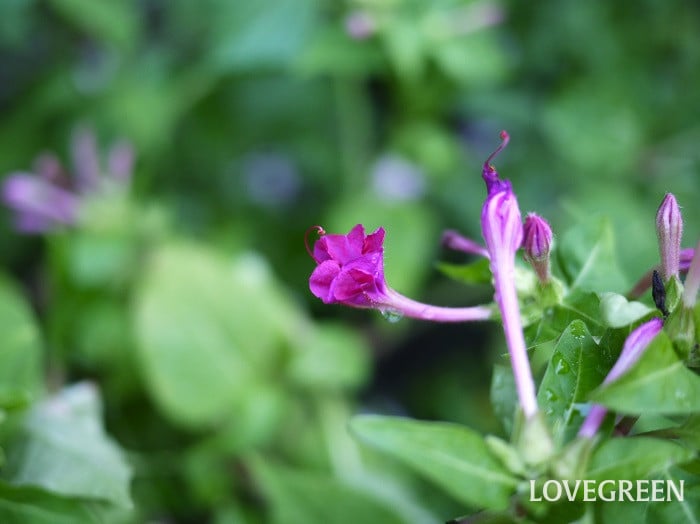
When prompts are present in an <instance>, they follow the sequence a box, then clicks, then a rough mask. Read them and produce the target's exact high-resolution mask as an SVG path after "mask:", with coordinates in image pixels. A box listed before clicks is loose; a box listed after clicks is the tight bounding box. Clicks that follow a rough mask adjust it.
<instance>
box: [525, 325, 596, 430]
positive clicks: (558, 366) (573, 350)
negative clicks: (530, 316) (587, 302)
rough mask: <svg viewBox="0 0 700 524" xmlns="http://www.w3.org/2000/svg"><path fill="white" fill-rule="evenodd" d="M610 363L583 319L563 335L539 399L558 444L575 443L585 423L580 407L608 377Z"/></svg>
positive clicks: (540, 389)
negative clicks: (605, 360) (580, 428)
mask: <svg viewBox="0 0 700 524" xmlns="http://www.w3.org/2000/svg"><path fill="white" fill-rule="evenodd" d="M607 364H608V363H606V362H604V361H603V354H602V352H601V351H600V350H599V348H598V345H597V344H596V343H595V341H594V340H593V337H591V334H590V333H589V332H588V329H587V328H586V324H584V323H583V322H582V321H581V320H574V321H573V322H572V323H571V324H569V326H568V327H567V328H566V330H565V331H564V333H562V335H561V338H560V339H559V342H557V345H556V346H555V348H554V353H553V354H552V357H551V359H550V361H549V365H548V366H547V371H546V372H545V374H544V378H543V379H542V382H541V384H540V388H539V391H538V394H537V400H538V403H539V405H540V406H542V409H543V410H544V413H545V416H546V417H547V421H548V422H549V426H550V427H551V428H552V431H553V436H554V441H555V443H557V444H562V443H566V442H568V441H569V440H571V439H572V438H573V437H574V435H575V433H576V431H577V430H578V427H579V426H580V425H581V422H583V413H582V412H581V410H580V405H581V404H583V403H585V402H586V398H587V396H588V394H589V393H590V392H591V391H592V390H593V389H594V388H595V387H596V386H598V385H599V384H600V383H601V382H602V381H603V379H604V378H605V370H606V369H608V367H609V366H608V365H607Z"/></svg>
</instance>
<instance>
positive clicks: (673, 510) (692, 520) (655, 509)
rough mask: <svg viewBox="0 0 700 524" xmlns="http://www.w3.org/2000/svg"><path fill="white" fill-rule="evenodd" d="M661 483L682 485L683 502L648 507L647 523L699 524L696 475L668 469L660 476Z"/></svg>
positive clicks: (699, 513) (699, 496)
mask: <svg viewBox="0 0 700 524" xmlns="http://www.w3.org/2000/svg"><path fill="white" fill-rule="evenodd" d="M659 477H660V479H661V480H663V481H669V482H673V484H674V485H676V486H679V485H680V484H681V482H682V483H683V500H676V498H675V497H673V500H670V501H668V502H664V503H663V504H659V503H655V504H654V503H652V504H649V505H648V512H647V522H649V523H650V524H652V523H653V524H698V523H700V483H699V482H698V476H697V475H691V474H689V473H687V472H685V471H683V470H682V469H680V468H677V467H674V468H668V469H666V470H665V471H664V472H663V473H661V475H659Z"/></svg>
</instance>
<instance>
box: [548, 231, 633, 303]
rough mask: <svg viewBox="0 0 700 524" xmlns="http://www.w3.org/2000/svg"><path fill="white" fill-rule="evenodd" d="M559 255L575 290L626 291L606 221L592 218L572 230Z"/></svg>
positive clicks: (558, 250)
mask: <svg viewBox="0 0 700 524" xmlns="http://www.w3.org/2000/svg"><path fill="white" fill-rule="evenodd" d="M556 253H557V258H558V260H559V264H560V265H561V268H562V270H563V272H564V274H565V276H566V278H567V281H568V283H569V286H570V287H571V288H572V289H580V290H584V291H601V292H602V291H615V292H624V291H625V289H626V288H627V282H626V279H625V276H624V274H623V273H622V272H621V271H620V268H619V266H618V263H617V258H616V256H615V241H614V238H613V230H612V226H611V224H610V222H609V221H608V220H607V219H597V220H596V219H591V220H588V221H586V222H584V223H583V224H581V225H580V226H577V227H575V228H573V229H571V230H570V231H568V232H567V233H566V234H565V235H564V237H563V238H562V240H561V242H560V243H559V244H558V248H557V250H556Z"/></svg>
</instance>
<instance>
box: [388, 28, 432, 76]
mask: <svg viewBox="0 0 700 524" xmlns="http://www.w3.org/2000/svg"><path fill="white" fill-rule="evenodd" d="M381 37H382V40H383V41H384V45H385V46H386V52H387V54H388V55H389V59H390V60H391V62H392V63H393V66H394V69H395V70H396V72H397V73H398V75H399V76H400V77H403V80H404V81H406V82H408V83H410V82H412V81H415V80H417V79H418V78H419V77H420V76H421V75H422V74H423V71H424V70H425V65H426V64H425V58H426V57H425V55H424V53H425V50H424V48H423V41H422V40H423V35H422V34H421V33H420V31H416V21H415V20H413V19H409V18H404V17H400V16H396V17H392V18H391V19H389V20H388V21H387V23H386V25H385V27H383V28H382V32H381Z"/></svg>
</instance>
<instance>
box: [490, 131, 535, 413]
mask: <svg viewBox="0 0 700 524" xmlns="http://www.w3.org/2000/svg"><path fill="white" fill-rule="evenodd" d="M501 139H502V143H501V145H500V146H499V147H498V148H497V149H496V151H494V152H493V153H492V154H491V155H490V156H489V157H488V159H487V160H486V162H485V163H484V168H483V171H482V176H483V179H484V182H485V183H486V189H487V191H488V196H487V197H486V201H485V202H484V205H483V207H482V210H481V231H482V234H483V237H484V241H485V242H486V248H487V249H488V252H489V259H490V262H491V264H490V266H491V273H492V274H493V283H494V288H495V291H496V293H495V299H496V303H497V304H498V307H499V309H500V310H501V318H502V321H503V331H504V333H505V338H506V344H507V345H508V353H509V355H510V360H511V366H512V368H513V375H514V377H515V386H516V390H517V392H518V399H519V402H520V407H521V408H522V410H523V413H524V415H525V417H527V418H530V417H531V416H533V415H534V414H535V413H536V412H537V398H536V396H535V382H534V380H533V378H532V371H531V369H530V361H529V360H528V356H527V349H526V347H525V337H524V335H523V327H522V319H521V317H520V308H519V305H518V295H517V292H516V287H515V254H516V252H517V251H518V249H519V248H520V245H521V244H522V240H523V225H522V220H521V215H520V208H519V207H518V201H517V199H516V197H515V193H513V189H512V187H511V184H510V182H509V181H508V180H502V179H501V178H500V177H499V176H498V173H497V171H496V169H495V168H494V167H493V166H492V165H491V164H490V163H489V162H490V161H491V160H492V159H493V158H494V157H495V156H496V154H498V153H499V152H500V151H502V150H503V148H504V147H505V146H506V145H507V144H508V140H509V137H508V134H507V133H506V132H505V131H503V132H501Z"/></svg>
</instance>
